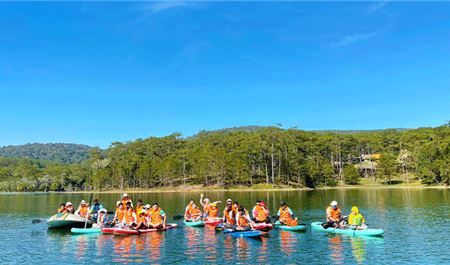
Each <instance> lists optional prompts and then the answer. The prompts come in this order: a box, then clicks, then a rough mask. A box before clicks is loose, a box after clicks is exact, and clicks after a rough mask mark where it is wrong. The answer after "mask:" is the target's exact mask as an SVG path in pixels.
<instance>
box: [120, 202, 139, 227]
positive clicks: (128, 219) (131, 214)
mask: <svg viewBox="0 0 450 265" xmlns="http://www.w3.org/2000/svg"><path fill="white" fill-rule="evenodd" d="M135 222H136V213H135V211H134V209H133V206H131V202H127V204H126V209H125V213H124V216H123V221H122V224H124V225H126V226H128V227H132V226H133V224H135Z"/></svg>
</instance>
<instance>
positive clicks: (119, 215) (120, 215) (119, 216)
mask: <svg viewBox="0 0 450 265" xmlns="http://www.w3.org/2000/svg"><path fill="white" fill-rule="evenodd" d="M125 212H126V209H120V208H117V209H116V215H117V219H118V220H119V222H122V220H123V217H124V216H125Z"/></svg>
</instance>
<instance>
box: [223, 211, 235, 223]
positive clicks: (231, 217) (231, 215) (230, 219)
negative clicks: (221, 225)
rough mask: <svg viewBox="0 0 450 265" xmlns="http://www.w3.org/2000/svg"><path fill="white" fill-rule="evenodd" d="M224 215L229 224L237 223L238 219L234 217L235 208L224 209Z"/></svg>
mask: <svg viewBox="0 0 450 265" xmlns="http://www.w3.org/2000/svg"><path fill="white" fill-rule="evenodd" d="M223 216H225V220H226V222H227V224H230V225H234V224H236V219H235V218H234V211H233V210H229V211H227V209H225V210H223Z"/></svg>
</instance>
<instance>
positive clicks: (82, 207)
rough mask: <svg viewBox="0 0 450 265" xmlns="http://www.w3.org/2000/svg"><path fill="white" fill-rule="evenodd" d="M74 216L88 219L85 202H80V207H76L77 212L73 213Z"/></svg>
mask: <svg viewBox="0 0 450 265" xmlns="http://www.w3.org/2000/svg"><path fill="white" fill-rule="evenodd" d="M75 214H76V215H79V216H81V217H83V218H89V205H88V204H87V203H86V201H85V200H81V203H80V206H79V207H78V210H76V211H75Z"/></svg>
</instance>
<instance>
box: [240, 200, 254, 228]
mask: <svg viewBox="0 0 450 265" xmlns="http://www.w3.org/2000/svg"><path fill="white" fill-rule="evenodd" d="M236 230H237V231H249V230H253V225H252V220H251V219H250V216H249V215H248V212H247V210H245V208H244V207H242V206H241V207H239V209H238V211H237V214H236Z"/></svg>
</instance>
